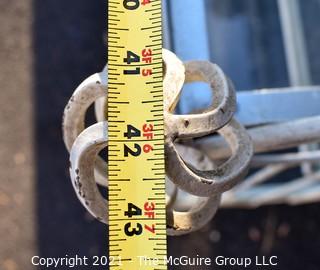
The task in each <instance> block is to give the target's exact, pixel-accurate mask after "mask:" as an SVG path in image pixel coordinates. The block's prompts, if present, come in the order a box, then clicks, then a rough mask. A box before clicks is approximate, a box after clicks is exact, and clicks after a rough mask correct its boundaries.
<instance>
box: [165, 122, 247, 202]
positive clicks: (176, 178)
mask: <svg viewBox="0 0 320 270" xmlns="http://www.w3.org/2000/svg"><path fill="white" fill-rule="evenodd" d="M217 132H218V133H219V134H220V135H221V136H223V137H224V138H225V139H226V141H227V142H228V144H229V145H230V148H231V152H232V156H231V158H229V160H228V161H227V162H225V163H224V164H223V165H221V166H219V167H217V168H216V169H214V170H210V171H200V170H197V169H196V168H194V167H193V166H190V165H189V164H187V163H186V162H185V161H184V160H183V159H182V158H181V157H180V155H179V153H178V151H177V149H176V147H175V145H174V143H173V142H172V141H171V140H170V139H167V141H166V144H165V151H166V155H167V158H166V171H167V174H168V176H169V177H170V179H171V180H172V182H174V183H175V184H176V185H178V187H179V188H181V189H183V190H185V191H187V192H189V193H191V194H193V195H196V196H204V197H208V196H213V195H217V194H221V193H222V192H225V191H227V190H229V189H231V188H232V187H233V186H234V185H236V184H237V183H238V182H239V181H240V180H241V179H242V178H243V177H244V175H245V174H246V173H247V169H248V168H249V165H250V160H251V157H252V155H253V146H252V141H251V139H250V137H249V135H248V133H247V132H246V130H245V128H244V127H243V126H242V125H241V124H239V123H238V122H237V121H236V120H235V119H232V120H231V121H230V122H229V123H228V124H227V125H226V126H224V127H223V128H222V129H219V130H218V131H217Z"/></svg>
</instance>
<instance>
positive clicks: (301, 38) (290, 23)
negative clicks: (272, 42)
mask: <svg viewBox="0 0 320 270" xmlns="http://www.w3.org/2000/svg"><path fill="white" fill-rule="evenodd" d="M278 6H279V14H280V22H281V28H282V34H283V41H284V47H285V52H286V60H287V68H288V73H289V79H290V85H291V86H303V85H311V84H312V80H311V75H310V64H309V60H308V55H307V49H306V44H305V35H304V31H303V24H302V18H301V11H300V7H299V2H298V0H278ZM315 148H318V147H317V146H316V145H301V146H300V147H299V150H300V151H307V150H312V149H315ZM301 170H302V173H303V174H304V175H309V174H311V173H312V165H311V164H309V163H303V164H302V165H301Z"/></svg>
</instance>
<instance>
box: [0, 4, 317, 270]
mask: <svg viewBox="0 0 320 270" xmlns="http://www.w3.org/2000/svg"><path fill="white" fill-rule="evenodd" d="M222 2H223V3H224V4H222ZM267 2H269V3H271V4H266V3H267ZM305 2H310V3H311V2H312V3H313V5H316V4H317V2H316V1H313V0H308V1H305ZM235 3H236V4H235ZM0 8H1V9H0V14H1V15H0V18H1V19H0V22H1V23H0V33H1V39H2V40H1V43H0V63H1V64H0V66H1V67H0V71H1V72H0V73H1V75H0V82H1V85H2V86H3V89H2V90H1V96H0V97H1V121H2V122H1V123H2V124H1V128H0V132H1V133H0V135H1V137H2V138H3V139H4V140H3V141H2V143H1V144H0V149H1V163H2V164H1V167H0V169H1V172H0V177H1V178H0V211H1V212H0V239H1V240H0V269H3V270H16V269H24V270H28V269H33V267H32V266H31V265H30V256H33V255H36V254H37V255H40V256H43V257H64V256H65V255H66V254H68V255H69V256H72V255H75V254H79V255H87V256H91V255H105V254H107V246H108V239H107V227H106V226H105V225H103V224H101V223H99V222H98V221H95V220H94V219H93V218H92V217H91V216H90V215H89V214H88V213H87V212H86V211H85V209H84V208H83V207H82V206H81V204H80V202H79V201H78V200H77V198H76V195H75V193H74V191H73V188H72V186H71V183H70V180H69V173H68V153H67V151H66V149H65V147H64V144H63V141H62V134H61V119H62V112H63V109H64V106H65V105H66V103H67V101H68V99H69V98H70V96H71V94H72V92H73V91H74V89H75V88H76V86H77V85H79V84H80V82H82V81H83V80H84V79H85V78H86V77H87V76H89V75H91V74H93V73H95V72H98V71H100V70H101V69H102V68H103V66H104V64H105V62H106V51H107V49H106V47H105V45H104V39H103V35H104V33H105V31H106V22H107V17H106V12H107V10H106V1H102V0H95V1H89V0H69V1H62V0H55V1H53V0H34V1H31V0H25V1H20V2H15V1H9V0H2V1H1V3H0ZM219 8H220V9H217V10H216V12H218V15H219V16H226V17H228V16H234V14H238V13H240V14H241V15H242V16H247V18H248V20H249V21H252V23H250V24H248V27H249V32H250V40H251V41H252V42H251V43H250V44H252V46H254V47H255V50H253V55H251V57H254V59H253V61H250V63H251V64H252V66H251V70H252V71H253V72H256V74H257V76H255V78H256V80H255V81H254V82H248V83H247V84H250V83H251V87H252V88H255V87H273V86H285V85H286V84H287V73H286V69H285V68H283V69H281V68H278V69H277V70H278V71H277V74H274V73H272V70H273V66H274V65H278V64H284V56H283V47H282V43H281V39H279V29H278V27H279V25H278V24H277V23H274V20H275V16H277V13H276V12H274V11H275V10H274V9H275V8H276V5H275V1H273V0H272V1H269V0H264V1H254V0H241V1H230V0H229V1H220V6H219ZM303 10H304V12H307V14H312V16H313V17H315V14H313V13H314V9H313V8H312V4H311V7H310V6H308V7H306V8H304V9H303ZM216 15H217V14H216ZM312 16H306V25H307V26H306V27H307V33H308V35H311V36H313V35H315V36H319V33H318V32H317V31H316V30H317V28H316V24H315V21H312V19H311V17H312ZM312 25H314V28H313V30H314V31H312V30H310V29H311V28H310V27H311V26H312ZM272 29H273V30H274V32H273V31H272ZM273 33H275V34H274V35H275V38H274V39H273ZM266 34H267V36H266ZM318 40H319V39H318ZM315 42H316V40H315V41H314V43H311V41H310V39H308V46H309V48H310V53H313V54H314V52H315V48H318V47H317V45H315V44H318V43H315ZM259 46H260V47H259ZM266 50H271V51H272V52H276V55H279V57H278V60H277V61H276V60H275V59H269V58H266V57H265V56H264V55H263V54H264V53H265V52H266ZM213 57H214V56H213ZM318 59H319V58H318ZM219 61H221V63H219V64H221V65H222V66H223V59H221V58H220V59H219ZM235 61H236V59H235ZM239 68H241V67H239ZM317 68H318V63H317V62H316V60H314V61H313V62H312V72H313V75H314V80H315V81H319V75H318V74H319V73H317V72H316V71H315V70H318V69H317ZM281 72H282V73H281ZM235 74H236V72H235ZM259 74H260V75H259ZM270 74H271V75H270ZM272 74H273V75H272ZM317 76H318V77H317ZM232 79H233V80H234V81H235V82H236V86H237V80H238V78H236V77H235V78H232ZM247 84H246V85H247ZM19 196H20V197H19ZM319 226H320V206H319V204H314V205H305V206H297V207H290V206H270V207H261V208H259V209H252V210H240V209H230V210H225V209H220V210H219V212H218V214H217V215H216V216H215V218H214V220H213V221H212V222H211V224H208V225H207V226H206V227H205V228H203V229H202V230H201V231H200V232H197V233H193V234H191V235H188V236H183V237H177V238H169V240H168V242H169V255H174V256H181V255H189V256H196V255H197V254H199V255H200V256H203V257H206V256H209V257H212V258H214V257H215V256H218V255H223V256H226V257H252V258H253V257H255V256H256V255H266V256H269V255H273V256H278V261H279V266H278V267H273V268H272V269H291V270H294V269H299V270H300V269H302V268H304V269H308V270H312V269H315V270H316V269H319V264H320V258H319V251H320V233H319V229H318V228H319ZM60 269H64V268H60ZM79 269H80V268H79ZM96 269H98V268H96ZM101 269H102V268H101ZM172 269H180V268H178V267H176V268H172ZM181 269H194V267H183V268H181ZM198 269H213V267H211V268H200V267H199V268H198ZM215 269H218V268H215ZM223 269H241V268H230V267H225V268H223ZM247 269H248V268H247ZM250 269H256V268H255V267H254V268H250ZM263 269H264V268H263ZM266 269H268V268H266ZM270 269H271V268H270Z"/></svg>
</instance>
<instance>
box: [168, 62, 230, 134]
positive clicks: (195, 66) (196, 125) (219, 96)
mask: <svg viewBox="0 0 320 270" xmlns="http://www.w3.org/2000/svg"><path fill="white" fill-rule="evenodd" d="M185 69H186V73H185V75H186V77H185V80H186V83H188V82H195V81H203V82H207V83H209V84H210V88H211V90H212V93H213V103H212V105H211V107H210V108H209V109H208V110H206V111H205V112H203V113H200V114H186V115H175V114H172V113H171V112H169V111H165V123H166V127H167V129H166V133H167V136H171V137H173V138H190V137H191V138H193V137H201V136H204V135H207V134H210V133H213V132H214V131H216V130H218V129H219V128H221V127H223V126H224V125H225V124H226V123H227V122H229V121H230V119H231V117H232V115H233V114H234V112H235V108H236V97H235V91H234V89H233V87H232V84H230V83H229V81H228V78H227V77H226V76H225V74H224V73H223V71H222V70H221V69H220V68H219V67H218V66H217V65H215V64H212V63H210V62H207V61H191V62H187V63H185ZM175 102H177V101H175ZM171 111H172V109H171Z"/></svg>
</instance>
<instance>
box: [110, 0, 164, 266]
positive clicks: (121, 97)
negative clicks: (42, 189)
mask: <svg viewBox="0 0 320 270" xmlns="http://www.w3.org/2000/svg"><path fill="white" fill-rule="evenodd" d="M161 25H162V19H161V0H124V1H123V0H113V1H109V2H108V82H109V83H108V110H107V112H108V113H107V119H108V123H109V127H108V136H109V144H108V177H109V183H110V186H109V191H108V198H109V255H110V260H111V261H110V263H111V265H110V268H111V267H112V268H115V269H117V268H118V269H133V270H134V269H139V270H142V269H167V266H166V255H167V247H166V242H167V240H166V209H165V205H166V204H165V165H164V126H163V90H162V89H163V85H162V81H163V78H162V70H163V64H162V29H161ZM112 260H114V264H112ZM120 264H121V265H120Z"/></svg>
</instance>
